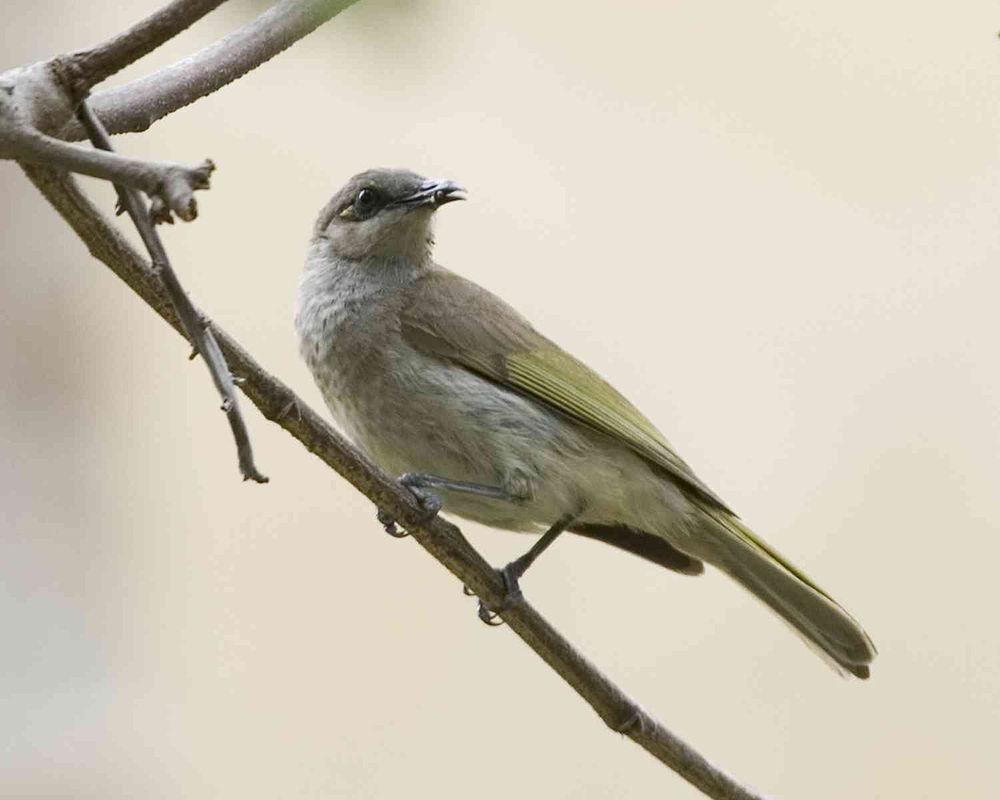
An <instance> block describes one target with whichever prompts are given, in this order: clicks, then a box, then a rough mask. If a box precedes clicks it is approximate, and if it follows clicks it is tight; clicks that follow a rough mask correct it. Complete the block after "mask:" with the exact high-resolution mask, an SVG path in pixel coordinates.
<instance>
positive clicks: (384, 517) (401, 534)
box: [375, 508, 410, 539]
mask: <svg viewBox="0 0 1000 800" xmlns="http://www.w3.org/2000/svg"><path fill="white" fill-rule="evenodd" d="M375 516H376V517H377V518H378V521H379V522H380V523H381V524H382V527H383V528H385V532H386V533H388V534H389V535H390V536H391V537H392V538H393V539H405V538H406V537H407V536H409V535H410V534H408V533H407V532H406V531H404V530H400V529H399V528H397V527H396V520H394V519H393V518H392V514H390V513H389V512H388V511H386V510H385V509H384V508H380V509H379V510H378V513H376V515H375Z"/></svg>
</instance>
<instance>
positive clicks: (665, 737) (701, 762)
mask: <svg viewBox="0 0 1000 800" xmlns="http://www.w3.org/2000/svg"><path fill="white" fill-rule="evenodd" d="M22 168H23V169H24V170H25V172H26V173H27V174H28V177H29V178H30V179H31V180H32V182H33V183H34V184H35V185H36V186H37V187H38V189H39V190H40V191H41V192H42V194H43V195H44V196H45V197H46V198H47V199H48V200H49V202H50V203H52V205H53V206H54V207H55V208H56V210H57V211H58V212H59V213H60V214H61V215H62V217H63V218H64V219H65V220H66V221H67V222H68V223H69V225H70V226H71V227H72V228H73V230H74V231H76V233H77V235H78V236H79V237H80V238H81V239H82V240H83V241H84V242H85V243H86V244H87V246H88V248H89V249H90V252H91V253H92V254H93V255H94V256H95V257H96V258H98V259H99V260H101V261H102V262H104V263H105V264H106V265H107V266H108V267H110V268H111V270H112V271H113V272H114V273H115V274H116V275H118V276H119V277H120V278H121V279H122V280H123V281H125V283H126V284H128V285H129V286H130V287H131V288H132V289H133V290H134V291H135V292H136V293H137V294H138V295H139V296H140V297H141V298H142V299H143V300H144V301H145V302H146V303H148V304H149V305H150V306H151V307H152V308H153V309H154V310H155V311H156V312H157V313H158V314H160V316H161V317H163V318H164V319H165V320H166V321H167V322H168V323H170V324H171V325H172V326H173V327H174V328H175V329H176V330H178V331H182V330H183V326H182V325H181V324H180V322H179V320H178V318H177V316H176V314H175V313H174V310H173V306H172V304H171V303H170V301H169V299H168V298H167V297H165V294H164V290H163V289H162V288H161V285H160V283H159V281H157V280H156V279H155V276H154V273H153V272H152V270H151V268H150V266H149V265H148V264H147V263H146V262H145V261H144V260H143V258H142V257H141V256H140V255H139V254H138V253H137V252H136V251H135V250H134V249H133V248H132V247H131V245H129V244H128V242H126V241H125V239H124V238H123V237H122V236H121V235H120V234H119V233H118V232H117V231H116V230H115V229H114V228H113V227H112V226H110V225H109V224H108V223H107V221H106V220H105V219H104V218H103V216H102V215H101V214H100V212H98V211H97V209H96V208H95V207H94V206H93V205H92V204H91V203H90V201H89V200H88V199H87V198H86V197H85V196H84V195H83V193H82V192H81V191H80V190H79V188H78V187H77V185H76V182H75V181H74V180H73V178H72V177H71V176H69V175H67V174H65V173H59V172H55V171H53V170H50V169H47V168H44V167H38V166H30V165H22ZM216 335H217V338H218V342H219V345H220V347H221V348H222V351H223V352H224V353H225V355H226V358H227V360H228V363H229V364H230V365H231V367H232V369H233V372H234V373H235V374H239V375H240V376H241V381H240V388H241V389H242V390H243V392H244V393H245V394H246V395H247V397H249V398H250V400H251V401H252V402H253V403H254V405H256V406H257V407H258V408H259V409H260V411H261V413H262V414H263V415H264V416H265V417H266V418H267V419H269V420H272V421H273V422H276V423H277V424H278V425H280V426H281V427H282V428H284V429H285V430H287V431H288V432H289V433H291V434H292V436H294V437H295V438H296V439H298V440H299V441H300V442H301V443H302V444H303V445H304V446H305V447H306V449H307V450H309V451H310V452H311V453H314V454H315V455H317V456H318V457H319V458H321V459H322V460H323V461H324V462H325V463H326V464H327V465H328V466H330V467H331V468H332V469H334V470H335V471H336V472H338V473H339V474H340V475H342V476H343V477H344V478H346V479H347V480H348V481H349V482H350V483H351V484H352V485H353V486H355V488H357V489H358V490H359V491H361V492H362V493H363V494H364V495H365V496H366V497H368V498H369V499H370V500H371V501H372V502H373V503H374V504H375V505H376V506H377V507H379V508H384V509H386V510H387V511H388V512H389V513H390V514H391V516H392V517H393V518H395V519H396V520H397V521H398V522H399V523H400V524H402V525H403V526H404V527H405V528H406V529H407V530H408V531H409V532H410V533H411V534H412V535H413V537H414V538H415V539H416V540H417V542H419V544H420V545H421V546H422V547H423V548H424V549H426V550H427V551H428V552H429V553H430V554H431V555H432V556H434V558H436V559H437V560H438V561H439V562H440V563H441V564H443V565H444V566H445V567H446V568H447V569H448V570H449V571H450V572H451V573H452V574H454V575H455V576H456V577H457V578H458V579H459V580H460V581H461V582H462V583H463V584H465V585H466V586H468V587H469V588H470V589H471V590H472V591H473V592H475V594H477V595H478V596H479V597H480V598H482V599H483V601H484V602H485V603H486V604H487V605H488V606H491V607H494V608H496V607H500V606H501V603H502V600H503V598H504V585H503V581H502V579H501V577H500V574H499V573H498V572H497V571H496V570H494V569H493V568H492V567H491V566H490V565H489V564H488V563H487V562H486V561H485V560H484V559H483V558H482V557H481V556H480V555H479V553H478V552H476V550H475V549H474V548H473V547H472V546H471V545H470V544H469V542H468V541H467V540H466V539H465V537H464V536H463V535H462V532H461V531H460V530H459V529H458V528H457V527H455V526H454V525H452V524H451V523H449V522H447V521H446V520H444V519H440V518H437V519H434V520H432V521H431V522H429V523H427V522H425V521H424V512H423V510H422V509H421V508H420V507H419V506H418V505H417V503H416V501H415V499H414V498H413V496H412V495H411V494H410V493H409V492H407V491H405V490H404V489H403V488H402V487H401V486H400V485H399V483H398V482H396V481H395V480H393V479H392V478H391V477H390V476H388V475H386V474H385V473H384V472H382V470H380V469H379V468H378V467H377V466H376V465H375V464H374V463H373V462H371V461H370V460H369V459H368V458H367V457H365V456H364V455H363V454H362V453H360V452H359V451H358V450H357V449H356V448H354V447H353V446H352V445H351V444H350V443H349V442H348V441H347V440H346V439H344V438H343V437H342V436H340V434H338V433H337V432H336V431H335V430H334V429H333V428H332V427H331V426H330V425H329V424H327V423H326V421H325V420H323V418H322V417H320V416H319V415H318V414H317V413H316V412H315V411H313V410H312V409H310V408H309V407H308V406H306V405H305V403H303V402H302V401H301V400H300V399H299V398H298V397H297V396H296V395H295V394H294V392H292V390H291V389H289V388H288V387H287V386H285V385H284V384H283V383H282V382H281V381H279V380H278V379H277V378H275V377H274V376H273V375H271V374H269V373H268V372H266V371H265V370H264V369H263V368H262V367H261V366H260V365H259V364H258V363H257V362H256V361H255V360H254V359H253V358H252V357H251V356H250V354H249V353H247V351H246V350H244V349H243V348H242V347H241V346H240V345H239V344H238V343H237V342H236V341H235V340H233V339H232V338H231V337H229V336H228V335H227V334H226V333H225V332H224V331H222V330H220V329H216ZM501 616H502V617H503V619H504V620H505V621H506V622H507V624H508V625H509V626H510V628H511V630H513V631H514V632H515V633H516V634H517V635H518V636H519V637H520V638H521V639H522V640H523V641H524V642H525V643H526V644H527V645H528V646H529V647H530V648H531V649H532V650H534V651H535V652H536V653H537V654H538V655H539V656H540V657H541V658H542V659H543V660H544V661H545V662H546V663H547V664H548V665H549V666H550V667H552V669H553V670H555V671H556V672H557V673H558V674H559V675H560V676H562V678H563V679H564V680H565V681H566V682H567V683H569V685H570V686H572V687H573V689H574V690H575V691H576V692H577V693H578V694H579V695H580V696H581V697H582V698H583V699H584V700H586V701H587V703H589V704H590V706H591V707H592V708H593V709H594V711H595V712H597V714H598V716H600V718H601V719H602V720H604V722H605V723H606V724H607V725H608V726H609V727H610V728H611V729H612V730H615V731H618V732H620V733H622V734H624V735H625V736H628V737H629V738H630V739H632V740H633V741H634V742H636V743H637V744H638V745H640V746H641V747H643V748H644V749H645V750H647V751H648V752H649V753H651V754H652V755H653V756H654V757H656V758H657V759H659V760H660V761H661V762H663V763H664V764H666V765H667V766H669V767H670V768H671V769H673V770H674V771H676V772H677V773H678V774H679V775H681V776H682V777H683V778H685V779H686V780H687V781H689V782H690V783H691V784H693V785H694V786H696V787H697V788H698V789H700V790H701V791H702V792H704V793H705V794H706V795H707V796H708V797H711V798H714V800H760V798H761V795H758V794H756V793H754V792H752V791H751V790H749V789H747V788H744V787H743V786H741V785H740V784H738V783H737V782H736V781H734V780H733V779H732V778H730V777H729V776H728V775H726V774H725V773H724V772H722V771H721V770H719V769H718V768H716V767H714V766H713V765H712V764H710V763H709V762H708V761H707V760H706V759H705V758H703V757H702V756H701V755H700V754H699V753H698V752H697V751H695V750H694V749H693V748H692V747H691V746H690V745H688V744H687V743H686V742H684V741H683V740H681V739H679V738H678V737H676V736H675V735H674V734H672V733H671V732H670V731H668V730H667V729H666V728H664V727H663V725H661V724H660V723H659V722H658V721H657V720H655V719H654V718H653V717H652V716H650V715H649V714H647V713H646V712H645V711H644V710H643V709H641V708H640V707H639V706H638V705H637V704H636V703H634V702H633V701H632V700H631V699H629V698H628V697H627V696H626V695H625V693H624V692H622V690H621V689H619V688H618V687H617V686H616V685H615V684H614V683H613V682H612V681H611V680H610V679H608V678H607V677H606V676H605V675H603V674H602V673H601V672H600V671H599V670H598V669H597V668H596V667H595V666H594V665H593V664H591V663H590V662H589V661H588V660H587V659H586V658H585V657H584V656H583V655H582V654H581V653H579V652H578V651H577V650H576V649H575V648H574V647H573V646H572V645H571V644H570V643H569V642H568V641H567V640H566V639H564V638H563V637H562V636H561V635H560V634H559V632H558V631H556V630H555V628H553V627H552V626H551V625H550V624H549V623H548V621H546V620H545V618H544V617H542V616H541V614H539V613H538V612H537V611H536V610H535V609H534V608H533V607H532V606H531V605H530V604H529V603H528V602H527V600H524V599H521V600H519V601H517V602H514V603H512V604H509V605H508V606H506V607H505V609H504V611H503V612H502V613H501Z"/></svg>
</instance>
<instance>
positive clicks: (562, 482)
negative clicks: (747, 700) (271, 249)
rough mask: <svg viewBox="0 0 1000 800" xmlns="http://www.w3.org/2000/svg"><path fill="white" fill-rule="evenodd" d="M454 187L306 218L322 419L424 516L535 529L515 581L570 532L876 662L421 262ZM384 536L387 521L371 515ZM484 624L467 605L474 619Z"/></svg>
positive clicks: (664, 461) (820, 645)
mask: <svg viewBox="0 0 1000 800" xmlns="http://www.w3.org/2000/svg"><path fill="white" fill-rule="evenodd" d="M464 196H465V195H464V190H463V189H462V188H461V187H460V186H458V185H457V184H455V183H453V182H451V181H443V180H429V179H426V178H423V177H421V176H420V175H416V174H414V173H413V172H409V171H406V170H389V169H375V170H369V171H367V172H362V173H361V174H359V175H356V176H354V177H353V178H351V179H350V181H348V182H347V185H346V186H344V187H343V188H342V189H341V190H340V191H339V192H337V193H336V194H335V195H334V196H333V199H332V200H330V202H329V203H327V205H326V207H325V208H324V209H323V211H322V212H321V213H320V215H319V219H318V220H317V221H316V226H315V230H314V232H313V238H312V241H311V243H310V246H309V253H308V258H307V260H306V267H305V272H304V275H303V277H302V281H301V284H300V287H299V292H298V298H297V305H296V317H295V323H296V328H297V330H298V334H299V339H300V349H301V352H302V355H303V357H304V358H305V360H306V363H307V364H308V365H309V368H310V370H312V373H313V376H314V377H315V379H316V383H317V384H318V385H319V388H320V390H321V391H322V393H323V397H324V398H325V400H326V403H327V405H328V406H329V408H330V411H331V412H332V413H333V415H334V417H335V418H336V420H337V422H338V423H339V424H340V425H341V426H342V427H343V428H344V429H345V430H346V432H347V434H348V435H349V436H350V437H351V438H353V439H354V441H355V442H356V443H357V444H358V445H360V446H361V447H362V448H364V449H365V450H366V451H367V452H368V454H369V455H370V456H371V457H372V458H373V459H374V460H375V461H376V462H377V463H378V464H379V465H380V466H381V467H382V468H383V469H385V470H388V471H389V472H391V473H394V474H397V475H401V478H400V480H401V481H402V483H403V484H404V485H406V486H407V487H408V488H409V489H410V491H412V492H413V493H414V494H415V495H416V497H417V498H418V500H419V501H420V502H421V504H422V505H423V507H424V508H425V509H426V510H427V512H428V514H433V513H436V512H437V511H438V509H440V508H442V507H443V508H444V509H445V510H446V511H448V512H450V513H454V514H457V515H459V516H461V517H465V518H467V519H471V520H475V521H477V522H481V523H483V524H486V525H490V526H493V527H496V528H505V529H510V530H516V531H531V532H541V531H545V532H544V534H543V535H542V536H541V538H540V539H538V540H537V542H536V543H535V544H534V545H533V546H532V548H531V549H530V550H528V552H527V553H526V554H525V555H524V556H522V557H521V558H519V559H517V560H516V561H513V562H511V563H510V564H508V565H507V566H506V567H505V568H504V569H503V570H502V574H503V576H504V582H505V585H506V587H507V594H508V601H511V600H513V598H515V597H516V596H517V595H518V593H519V588H518V579H519V578H520V577H521V576H522V575H523V573H524V571H525V570H526V569H527V568H528V566H530V564H531V563H532V562H533V561H534V560H535V558H537V557H538V555H539V554H540V553H541V552H542V551H543V550H544V549H545V548H546V547H548V546H549V545H550V544H551V543H552V542H553V541H554V540H555V539H556V538H557V537H558V536H559V535H560V534H561V533H562V532H564V531H571V532H573V533H576V534H580V535H583V536H586V537H589V538H592V539H598V540H601V541H604V542H607V543H608V544H611V545H613V546H615V547H619V548H621V549H623V550H627V551H629V552H632V553H635V554H636V555H639V556H642V557H643V558H646V559H648V560H650V561H653V562H655V563H657V564H660V565H662V566H664V567H667V568H668V569H671V570H674V571H676V572H680V573H684V574H688V575H696V574H698V573H700V572H702V570H703V562H708V563H709V564H711V565H713V566H715V567H717V568H718V569H720V570H721V571H722V572H724V573H726V574H727V575H730V576H731V577H733V578H735V579H736V580H737V581H738V582H739V583H741V584H742V585H743V586H745V587H746V588H747V589H749V590H750V591H751V592H752V593H753V594H754V595H756V596H757V597H758V598H760V599H761V600H762V601H763V602H764V603H766V604H767V605H768V606H770V607H771V608H772V609H773V610H774V611H776V612H777V613H778V614H779V615H780V616H781V617H782V618H783V619H784V620H785V621H787V622H788V623H789V624H791V626H792V627H793V628H794V629H795V630H797V631H798V632H799V633H800V634H801V635H802V636H803V637H804V638H805V640H806V641H807V642H808V643H810V644H811V645H813V646H814V648H815V649H817V650H818V651H819V652H820V653H821V654H822V655H824V656H826V657H827V659H828V660H830V661H832V662H833V664H834V665H835V666H837V667H839V668H840V669H841V670H843V671H846V672H848V673H851V674H853V675H856V676H857V677H859V678H866V677H868V674H869V666H868V665H869V664H870V663H871V661H872V659H873V658H874V656H875V647H874V645H873V644H872V641H871V639H869V637H868V635H867V634H866V633H865V632H864V630H863V629H862V628H861V626H860V625H859V624H858V622H857V621H856V620H855V619H854V618H853V617H852V616H851V615H850V614H848V613H847V612H846V611H845V610H844V609H843V608H842V607H841V606H840V605H838V604H837V602H836V601H834V600H833V598H832V597H830V595H829V594H827V593H826V592H825V591H823V590H822V589H820V588H819V586H817V585H816V584H815V583H813V581H812V580H810V579H809V578H808V577H806V576H805V575H804V574H803V573H802V572H801V571H799V570H798V569H796V568H795V567H794V566H793V565H792V564H790V563H789V562H788V561H787V560H786V559H785V558H784V557H782V556H781V555H779V554H778V553H777V552H775V550H773V549H772V548H771V547H769V546H768V545H767V544H766V543H765V542H764V541H762V540H761V539H760V538H759V537H758V536H757V535H756V534H754V533H753V532H752V531H751V530H750V529H749V528H748V527H747V526H746V525H745V524H744V523H743V522H742V521H741V520H740V519H739V518H738V517H737V516H736V514H734V513H733V512H732V511H731V510H730V509H729V508H728V507H727V506H726V504H725V503H724V502H723V501H722V500H721V499H720V498H719V497H718V496H717V495H716V494H715V493H714V492H713V491H712V490H711V489H709V488H708V486H706V485H705V484H704V483H703V482H702V481H701V480H700V479H699V478H698V477H697V476H696V475H695V474H694V472H693V471H692V469H691V468H690V467H689V466H688V465H687V464H686V463H685V462H684V461H683V460H682V459H681V458H680V456H678V455H677V453H676V452H674V449H673V448H672V447H671V446H670V444H669V443H668V442H667V440H666V439H665V438H664V437H663V435H662V434H661V433H660V432H659V431H658V430H657V429H656V428H655V427H654V426H653V425H652V423H650V422H649V420H647V419H646V418H645V417H644V416H643V415H642V414H641V413H640V412H639V411H638V410H637V409H636V408H635V407H634V406H633V405H632V404H631V403H630V402H629V401H628V400H626V399H625V398H624V397H623V396H622V395H621V394H619V393H618V392H617V391H615V389H613V388H612V387H611V386H610V385H609V384H608V383H607V382H605V381H604V380H603V379H602V378H601V377H600V376H598V375H597V374H596V373H595V372H593V371H592V370H590V369H589V368H588V367H587V366H586V365H584V364H583V363H581V362H580V361H578V360H576V359H575V358H573V356H571V355H569V354H568V353H566V352H565V351H564V350H562V349H561V348H560V347H558V346H557V345H556V344H554V343H552V342H551V341H549V340H548V339H547V338H545V337H544V336H543V335H542V334H540V333H538V332H537V331H536V330H535V329H534V328H533V327H532V325H531V324H530V323H529V322H528V321H527V320H526V319H525V318H524V317H522V316H521V315H520V314H518V313H517V311H515V310H514V309H513V308H511V307H510V306H508V305H507V304H506V303H504V302H503V301H502V300H500V299H499V298H497V297H495V296H494V295H492V294H491V293H490V292H488V291H486V290H485V289H483V288H482V287H480V286H477V285H476V284H475V283H472V282H471V281H468V280H466V279H465V278H463V277H461V276H459V275H456V274H455V273H453V272H449V271H448V270H447V269H445V268H444V267H442V266H440V265H438V264H436V263H435V262H434V261H433V259H432V257H431V248H432V244H433V239H432V235H431V221H432V217H433V216H434V213H435V211H436V210H437V209H438V208H440V207H441V206H443V205H445V204H447V203H450V202H453V201H455V200H461V199H464ZM383 521H384V522H386V523H387V524H388V526H389V527H391V522H390V521H389V520H386V519H384V518H383ZM496 610H498V609H493V610H492V611H491V610H489V609H484V608H482V607H481V608H480V613H481V616H483V617H484V619H486V620H487V621H489V620H490V619H491V618H492V612H493V611H496Z"/></svg>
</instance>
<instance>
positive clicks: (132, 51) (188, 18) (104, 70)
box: [63, 0, 225, 97]
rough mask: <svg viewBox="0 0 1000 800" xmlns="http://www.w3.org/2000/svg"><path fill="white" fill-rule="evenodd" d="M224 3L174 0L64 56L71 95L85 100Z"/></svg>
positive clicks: (209, 0)
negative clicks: (100, 40)
mask: <svg viewBox="0 0 1000 800" xmlns="http://www.w3.org/2000/svg"><path fill="white" fill-rule="evenodd" d="M224 2H225V0H174V1H173V2H172V3H169V4H167V5H166V6H164V7H163V8H161V9H159V10H158V11H156V12H155V13H153V14H151V15H150V16H148V17H146V19H144V20H142V21H141V22H137V23H136V24H135V25H133V26H132V27H131V28H129V29H128V30H127V31H124V32H123V33H120V34H118V35H117V36H115V37H113V38H111V39H109V40H108V41H106V42H103V43H101V44H99V45H97V46H96V47H92V48H91V49H89V50H81V51H80V52H77V53H73V54H72V55H69V56H66V57H65V58H64V59H63V66H64V68H65V69H66V70H67V72H68V73H69V75H70V76H71V79H72V81H73V93H74V94H75V95H76V96H77V97H85V96H86V95H87V92H89V91H90V89H91V88H92V87H94V86H96V85H97V84H98V83H100V82H101V81H103V80H104V79H105V78H108V77H110V76H111V75H114V74H115V73H116V72H118V70H120V69H123V68H124V67H127V66H128V65H129V64H132V63H134V62H135V61H138V60H139V59H140V58H142V57H143V56H144V55H146V54H148V53H151V52H153V51H154V50H155V49H156V48H157V47H159V46H160V45H161V44H163V43H164V42H166V41H167V40H168V39H171V38H173V37H174V36H176V35H177V34H178V33H180V32H181V31H183V30H185V29H186V28H188V27H190V26H191V25H193V24H194V23H195V22H197V21H198V20H199V19H201V18H202V17H203V16H205V15H206V14H207V13H208V12H209V11H212V10H213V9H215V8H218V7H219V6H220V5H222V3H224Z"/></svg>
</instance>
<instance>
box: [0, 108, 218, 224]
mask: <svg viewBox="0 0 1000 800" xmlns="http://www.w3.org/2000/svg"><path fill="white" fill-rule="evenodd" d="M108 149H110V148H108ZM0 158H13V159H17V160H18V161H32V162H35V163H39V164H47V165H49V166H53V167H59V168H61V169H64V170H68V171H70V172H79V173H80V174H81V175H90V176H91V177H92V178H103V179H104V180H107V181H111V182H112V183H114V184H116V185H118V186H127V187H128V188H129V189H138V190H141V191H143V192H145V193H146V194H148V195H149V196H150V197H152V198H154V200H156V201H157V202H158V203H159V204H161V205H162V206H163V207H164V208H165V209H167V210H169V211H172V212H173V213H175V214H177V216H179V217H180V218H181V219H183V220H185V221H188V222H190V221H191V220H193V219H194V218H195V217H197V216H198V203H197V201H196V200H195V197H194V192H195V190H196V189H207V188H208V185H209V175H211V174H212V170H214V169H215V165H214V164H213V163H212V162H211V161H209V160H208V159H206V160H205V161H203V162H201V164H199V165H198V166H197V167H193V168H192V167H185V166H184V165H182V164H171V163H168V162H166V161H143V160H142V159H138V158H130V157H129V156H123V155H119V154H117V153H112V152H104V151H103V150H87V149H84V148H82V147H77V146H76V145H72V144H67V143H66V142H64V141H62V140H61V139H54V138H53V137H51V136H47V135H45V134H44V133H42V132H40V131H38V130H36V129H35V128H31V127H23V126H20V125H16V124H14V125H12V124H10V123H9V122H8V121H7V120H6V119H4V117H3V115H2V114H0Z"/></svg>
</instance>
